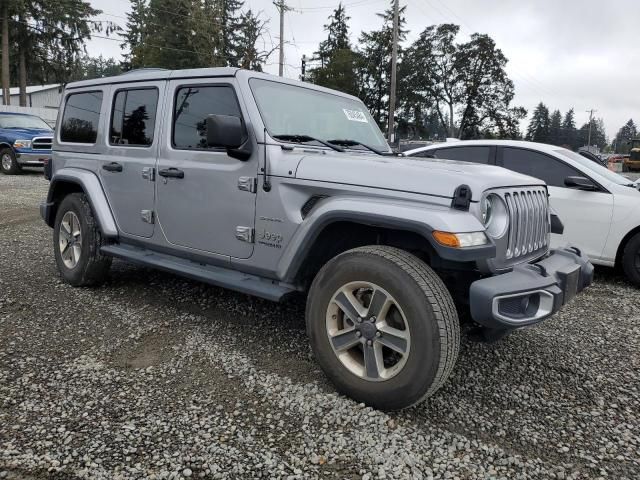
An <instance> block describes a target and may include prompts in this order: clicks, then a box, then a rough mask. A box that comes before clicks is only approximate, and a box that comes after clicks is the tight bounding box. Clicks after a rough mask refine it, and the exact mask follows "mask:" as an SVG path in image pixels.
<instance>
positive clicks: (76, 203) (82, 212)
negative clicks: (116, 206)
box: [53, 193, 111, 287]
mask: <svg viewBox="0 0 640 480" xmlns="http://www.w3.org/2000/svg"><path fill="white" fill-rule="evenodd" d="M103 243H104V240H103V238H102V234H101V232H100V228H99V227H98V224H97V222H96V219H95V217H94V216H93V211H92V210H91V205H89V201H88V200H87V197H86V196H85V194H84V193H72V194H70V195H67V196H66V197H65V198H64V199H63V200H62V202H61V203H60V206H59V207H58V212H57V214H56V220H55V224H54V226H53V250H54V255H55V258H56V264H57V266H58V271H59V272H60V275H61V276H62V279H63V280H64V281H65V282H67V283H69V284H71V285H73V286H75V287H83V286H90V285H97V284H99V283H101V282H103V281H104V280H105V279H106V277H107V273H108V272H109V268H110V267H111V257H107V256H105V255H102V254H101V253H100V247H101V246H102V245H103Z"/></svg>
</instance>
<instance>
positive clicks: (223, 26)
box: [216, 0, 244, 67]
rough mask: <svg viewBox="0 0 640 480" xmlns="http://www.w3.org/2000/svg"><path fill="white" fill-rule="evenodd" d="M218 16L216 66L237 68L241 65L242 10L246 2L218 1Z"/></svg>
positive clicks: (237, 0)
mask: <svg viewBox="0 0 640 480" xmlns="http://www.w3.org/2000/svg"><path fill="white" fill-rule="evenodd" d="M217 2H218V8H219V12H220V13H219V15H218V22H219V25H218V29H217V30H218V41H217V44H218V45H217V47H218V48H217V49H216V53H217V54H218V57H219V58H217V61H216V64H218V65H228V66H231V67H237V66H239V65H240V59H239V57H240V53H239V52H238V50H239V44H240V41H241V36H242V14H241V9H242V7H243V5H244V2H243V1H241V0H217Z"/></svg>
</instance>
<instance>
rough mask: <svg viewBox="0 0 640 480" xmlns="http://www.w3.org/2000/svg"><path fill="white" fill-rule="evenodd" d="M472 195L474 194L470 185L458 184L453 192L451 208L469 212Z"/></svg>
mask: <svg viewBox="0 0 640 480" xmlns="http://www.w3.org/2000/svg"><path fill="white" fill-rule="evenodd" d="M472 197H473V194H472V193H471V187H469V185H458V187H456V189H455V191H454V192H453V198H452V199H451V208H453V209H455V210H462V211H464V212H468V211H469V205H471V198H472Z"/></svg>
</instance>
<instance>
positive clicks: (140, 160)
mask: <svg viewBox="0 0 640 480" xmlns="http://www.w3.org/2000/svg"><path fill="white" fill-rule="evenodd" d="M165 85H166V82H165V81H155V82H140V83H135V84H130V85H122V86H120V85H118V86H113V87H112V90H111V101H110V103H109V105H110V112H109V125H108V137H107V142H106V143H107V148H106V153H105V155H104V156H103V157H102V165H101V166H100V170H99V171H100V179H101V181H102V185H103V187H104V189H105V192H106V194H107V198H108V200H109V204H110V205H111V208H112V210H113V212H114V215H115V220H116V222H117V224H118V227H119V229H120V230H121V231H122V232H124V233H127V234H130V235H134V236H140V237H150V236H151V235H152V234H153V229H154V222H155V219H154V218H153V206H154V197H155V195H154V191H155V189H154V167H155V162H156V157H157V154H158V144H159V136H160V125H159V123H160V122H159V121H157V120H158V119H160V118H162V115H161V114H160V113H159V112H158V108H159V107H158V104H159V99H160V98H162V97H163V94H164V89H165Z"/></svg>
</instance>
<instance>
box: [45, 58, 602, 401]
mask: <svg viewBox="0 0 640 480" xmlns="http://www.w3.org/2000/svg"><path fill="white" fill-rule="evenodd" d="M47 174H48V176H49V177H50V179H51V184H50V189H49V194H48V198H47V199H46V201H45V202H43V203H42V205H41V213H42V217H43V218H44V220H45V222H46V223H47V224H48V225H49V226H51V227H52V228H53V248H54V255H55V259H56V263H57V266H58V269H59V271H60V274H61V276H62V278H63V279H64V280H65V281H66V282H68V283H70V284H72V285H75V286H84V285H93V284H96V283H99V282H101V281H102V280H104V279H105V277H106V275H107V272H108V270H109V266H110V264H111V259H112V257H117V258H121V259H124V260H126V261H130V262H133V263H136V264H140V265H145V266H148V267H152V268H157V269H161V270H165V271H168V272H173V273H175V274H178V275H183V276H186V277H189V278H192V279H197V280H201V281H204V282H208V283H210V284H213V285H218V286H222V287H226V288H229V289H233V290H237V291H239V292H244V293H247V294H250V295H256V296H259V297H263V298H266V299H269V300H273V301H280V300H283V299H285V298H287V297H288V296H290V295H295V294H304V295H306V298H307V308H306V324H307V330H308V334H309V338H310V342H311V346H312V349H313V352H314V354H315V357H316V359H317V361H318V363H319V364H320V366H321V367H322V369H323V370H324V372H325V373H326V375H327V376H328V377H329V378H330V379H331V381H332V382H333V383H334V384H335V385H336V388H337V389H338V390H339V391H341V392H344V393H346V394H347V395H350V396H351V397H353V398H354V399H356V400H358V401H362V402H365V403H367V404H369V405H372V406H374V407H377V408H382V409H399V408H404V407H407V406H410V405H413V404H416V403H417V402H420V401H421V400H422V399H424V398H426V397H427V396H429V395H431V394H432V393H433V392H435V391H436V390H437V389H438V388H439V387H440V386H441V385H442V384H443V383H444V382H445V381H446V379H447V377H448V376H449V375H450V373H451V371H452V369H453V367H454V364H455V362H456V358H457V356H458V350H459V343H460V324H459V318H458V311H460V312H470V317H471V318H472V319H473V321H475V322H476V323H477V324H478V325H479V326H480V327H479V328H481V329H482V331H483V332H484V334H485V336H486V337H487V338H498V337H500V336H502V335H503V334H504V333H507V332H510V331H512V330H514V329H517V328H520V327H524V326H528V325H532V324H535V323H538V322H540V321H542V320H544V319H546V318H548V317H550V316H551V315H552V314H553V313H555V312H556V311H558V310H559V309H560V308H561V307H562V305H563V304H565V303H566V302H567V301H569V300H570V299H571V298H572V297H573V296H574V295H575V294H576V293H577V292H580V291H581V290H582V289H584V288H585V287H586V286H588V285H589V284H590V283H591V280H592V276H593V267H592V265H591V264H590V263H589V261H588V259H587V258H586V257H585V256H584V255H583V254H582V253H581V252H580V251H579V250H578V249H576V248H573V247H566V248H562V249H558V250H550V249H549V234H550V232H551V231H552V229H553V228H559V227H561V224H560V223H559V222H557V221H556V222H554V221H552V220H555V219H554V218H553V216H552V215H551V213H550V210H549V204H548V199H547V197H548V194H547V188H546V186H545V185H544V183H542V182H541V181H540V180H536V179H534V178H531V177H527V176H523V175H519V174H516V173H513V172H510V171H508V170H505V169H502V168H499V167H490V166H486V165H474V164H471V163H464V162H455V161H447V160H436V159H433V160H432V159H410V158H402V157H400V156H397V155H394V154H393V153H392V151H391V150H390V149H389V146H388V144H387V143H386V141H385V139H384V137H383V136H382V134H381V132H380V130H379V129H378V127H377V125H376V123H375V122H374V120H373V119H372V117H371V115H370V114H369V112H368V111H367V109H366V108H365V106H364V105H363V103H362V102H361V101H360V100H358V99H357V98H354V97H351V96H349V95H345V94H342V93H339V92H336V91H332V90H328V89H325V88H321V87H317V86H314V85H310V84H307V83H301V82H297V81H292V80H287V79H283V78H278V77H273V76H270V75H265V74H260V73H255V72H250V71H246V70H239V69H235V68H214V69H198V70H182V71H166V70H142V71H135V72H131V73H128V74H124V75H120V76H117V77H111V78H101V79H96V80H89V81H82V82H77V83H71V84H69V85H67V87H66V89H65V92H64V97H63V102H62V105H61V108H60V114H59V118H58V128H57V131H56V135H55V138H54V143H53V161H52V165H51V168H50V169H49V171H48V172H47ZM554 224H557V226H555V227H554ZM496 381H500V379H496Z"/></svg>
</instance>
